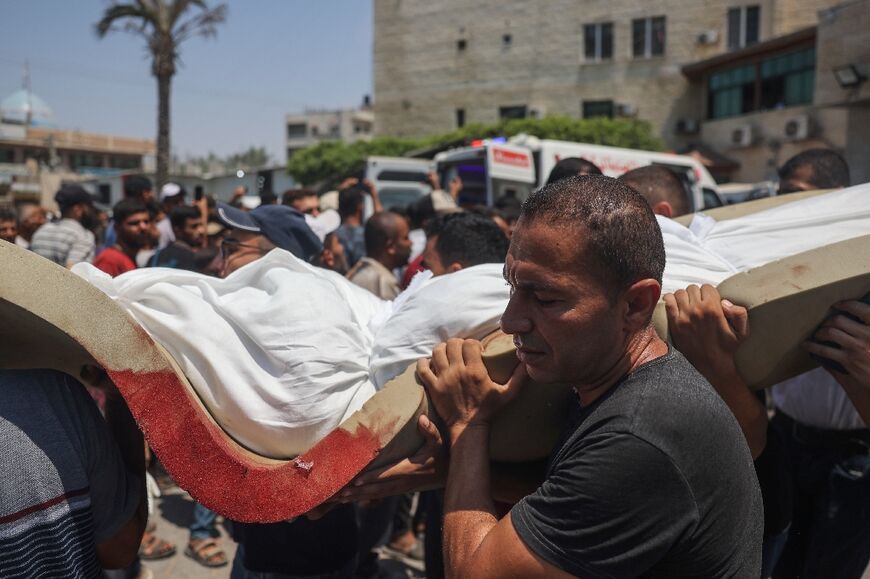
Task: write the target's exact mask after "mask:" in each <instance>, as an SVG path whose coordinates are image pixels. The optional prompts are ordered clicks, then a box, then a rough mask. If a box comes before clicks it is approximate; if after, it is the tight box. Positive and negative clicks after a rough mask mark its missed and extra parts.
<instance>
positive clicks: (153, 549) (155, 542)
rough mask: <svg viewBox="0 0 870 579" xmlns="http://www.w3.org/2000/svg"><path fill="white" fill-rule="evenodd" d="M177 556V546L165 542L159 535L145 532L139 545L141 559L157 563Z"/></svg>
mask: <svg viewBox="0 0 870 579" xmlns="http://www.w3.org/2000/svg"><path fill="white" fill-rule="evenodd" d="M173 555H175V545H173V544H172V543H170V542H168V541H164V540H163V539H161V538H160V537H158V536H157V535H154V534H153V533H150V532H148V531H145V534H144V535H142V542H141V543H140V544H139V558H140V559H143V560H145V561H156V560H157V559H165V558H167V557H171V556H173Z"/></svg>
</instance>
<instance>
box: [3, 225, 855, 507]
mask: <svg viewBox="0 0 870 579" xmlns="http://www.w3.org/2000/svg"><path fill="white" fill-rule="evenodd" d="M868 247H870V236H865V237H861V238H857V239H852V240H849V241H845V242H841V243H838V244H834V245H830V246H826V247H823V248H820V249H816V250H813V251H810V252H807V253H804V254H800V255H796V256H793V257H790V258H788V259H785V260H782V261H779V262H775V263H771V264H768V265H766V266H763V267H760V268H757V269H756V270H753V271H750V272H746V273H742V274H739V275H736V276H734V277H732V278H730V279H728V280H726V281H725V282H723V283H722V284H721V285H720V291H721V292H722V294H723V295H724V296H725V297H728V298H729V299H731V300H732V301H734V302H735V303H738V304H744V305H746V306H748V307H749V309H750V324H751V327H752V335H751V337H750V338H749V340H748V341H747V342H746V343H745V344H744V345H743V346H742V347H741V349H740V351H739V352H738V364H739V370H740V372H741V374H742V375H743V377H744V378H745V379H746V380H747V382H748V383H749V384H751V385H752V386H753V387H756V388H760V387H765V386H769V385H771V384H773V383H775V382H777V381H780V380H783V379H785V378H788V377H790V376H793V375H796V374H798V373H800V372H803V371H805V370H807V369H809V368H811V367H813V366H814V362H813V361H812V360H811V359H810V358H809V357H808V356H807V355H805V354H804V353H803V352H802V351H801V350H800V349H799V344H800V342H801V341H803V340H804V339H806V338H808V337H809V336H810V335H811V334H812V332H813V330H814V329H815V328H816V327H817V326H818V325H819V324H820V323H821V322H822V320H823V319H824V318H825V317H826V316H827V315H828V314H829V306H830V305H831V304H833V303H834V302H836V301H839V300H842V299H850V298H858V297H861V296H862V295H864V293H866V292H867V291H868V290H870V251H867V249H868ZM0 271H2V276H0V344H2V347H0V367H2V368H54V369H57V370H61V371H63V372H66V373H68V374H70V375H72V376H75V377H77V378H79V377H80V376H81V370H82V368H83V366H85V365H97V366H100V367H102V368H104V369H105V370H106V371H107V373H108V374H109V376H110V377H111V379H112V380H113V381H114V383H115V384H116V385H117V387H118V390H119V391H120V393H121V394H122V396H123V397H124V398H125V400H126V401H127V403H128V405H129V407H130V410H131V411H132V413H133V416H134V417H135V418H136V421H137V422H138V424H139V426H140V427H141V429H142V431H143V432H144V434H145V436H146V438H147V439H148V441H149V443H150V445H151V447H152V448H153V449H154V451H155V452H156V453H157V455H158V456H159V457H160V460H161V462H162V463H163V464H164V465H165V466H166V468H167V469H168V471H169V473H170V474H171V475H172V477H173V478H174V479H175V480H176V482H177V483H178V484H179V485H180V486H181V487H182V488H184V489H185V490H187V491H188V492H190V494H191V495H192V496H193V497H194V498H195V499H196V500H198V501H199V502H201V503H202V504H203V505H205V506H207V507H209V508H211V509H213V510H215V511H217V512H218V513H220V514H222V515H224V516H227V517H229V518H231V519H233V520H238V521H244V522H272V521H281V520H286V519H289V518H291V517H295V516H298V515H300V514H302V513H305V512H308V511H309V510H311V509H312V508H314V507H316V506H317V505H319V504H321V503H322V502H323V501H325V500H326V499H328V498H329V497H331V496H332V495H333V494H335V493H336V492H337V491H338V490H340V489H341V488H342V487H343V486H345V485H346V484H347V483H348V482H350V481H351V480H352V479H353V478H354V477H355V476H356V475H357V474H359V473H360V472H361V471H363V470H364V469H366V468H367V467H371V466H374V465H378V464H387V463H389V462H393V461H395V460H397V459H399V458H402V457H407V456H410V455H411V454H412V453H413V452H414V451H415V450H416V449H417V448H419V446H420V445H421V443H422V439H421V438H420V436H419V434H418V432H417V426H416V422H417V420H416V419H417V417H418V416H419V415H420V414H421V413H426V412H428V410H429V408H428V403H427V399H426V395H425V392H424V390H423V389H422V387H420V385H419V384H418V382H417V381H416V379H415V376H414V373H413V368H409V369H408V370H407V371H406V372H405V373H404V374H402V375H400V376H399V377H397V378H396V379H394V380H392V381H391V382H390V383H388V384H387V385H386V386H385V387H384V388H383V389H382V390H380V391H379V392H378V393H377V394H375V396H374V397H372V398H371V399H370V400H369V401H368V402H366V404H365V405H364V406H363V408H362V409H361V410H359V411H358V412H356V413H355V414H354V415H352V416H351V417H350V418H348V419H347V420H346V421H345V422H343V423H342V424H341V425H340V426H339V427H338V428H336V429H335V430H333V431H332V432H331V433H330V434H329V435H327V436H326V437H324V438H323V439H322V440H321V441H320V442H318V443H317V444H315V445H314V446H313V447H311V448H310V449H308V450H307V451H305V452H304V453H302V454H301V455H299V456H298V457H296V458H295V459H292V460H274V459H269V458H265V457H263V456H260V455H258V454H256V453H253V452H251V451H249V450H248V449H246V448H244V447H242V446H241V445H239V444H238V443H236V442H235V441H234V440H233V439H232V438H231V437H229V436H228V435H227V434H226V433H225V432H224V431H223V430H222V428H221V427H220V426H219V425H218V424H217V423H216V422H215V421H214V420H213V419H212V417H211V416H210V414H209V413H208V411H207V410H206V408H205V406H204V405H203V404H202V402H201V401H200V400H199V398H198V396H197V394H196V392H195V391H194V389H193V387H192V386H191V384H190V382H189V381H188V380H187V378H186V377H185V376H184V374H183V373H182V372H181V370H180V369H179V367H178V365H177V364H176V362H175V361H174V360H173V359H172V357H171V356H170V355H169V354H168V353H167V351H166V350H165V349H164V348H163V347H162V346H161V345H160V344H157V343H155V342H154V341H153V340H152V339H151V337H150V336H149V335H148V334H147V333H146V332H145V330H144V329H143V328H142V327H140V326H139V325H138V324H137V323H136V322H135V321H134V320H133V319H132V318H131V317H130V316H129V315H128V314H127V313H126V312H125V311H124V310H123V309H122V308H121V307H120V306H118V305H117V304H115V303H114V302H113V301H112V300H111V299H110V298H109V297H107V296H106V295H104V294H103V293H102V292H101V291H99V290H98V289H97V288H95V287H93V286H91V285H90V284H88V283H87V282H85V281H84V280H82V279H81V278H79V277H78V276H76V275H74V274H72V273H71V272H69V271H68V270H66V269H64V268H62V267H60V266H57V265H55V264H54V263H52V262H50V261H48V260H45V259H43V258H41V257H39V256H37V255H35V254H33V253H30V252H28V251H25V250H23V249H21V248H18V247H16V246H14V245H12V244H9V243H6V242H0ZM662 314H663V312H661V311H659V312H657V316H656V323H657V328H658V329H659V331H660V333H662V335H666V333H667V332H666V324H664V322H663V315H662ZM485 346H486V357H487V365H488V366H489V368H490V370H491V373H492V375H493V377H494V378H495V379H496V380H499V379H505V378H506V377H507V376H508V375H509V374H510V372H511V371H512V369H513V367H514V365H515V364H516V357H515V355H514V350H513V344H512V341H511V339H510V337H509V336H504V335H501V334H498V333H497V334H495V335H493V336H491V337H490V338H488V339H487V340H485ZM569 396H571V390H570V388H568V387H566V386H564V385H538V384H529V385H528V386H527V387H526V388H525V389H524V390H523V391H522V392H521V394H520V395H519V396H518V398H517V399H516V400H515V401H513V402H512V404H511V405H510V406H509V407H508V408H506V409H505V410H504V411H503V413H502V414H501V415H500V417H499V420H498V421H497V423H496V424H495V425H494V431H493V435H492V437H491V438H492V440H491V457H492V458H493V460H496V461H501V462H515V463H522V462H526V461H534V460H540V459H543V458H545V457H546V456H547V455H548V454H549V453H550V451H551V449H552V446H553V444H554V443H555V442H556V440H557V439H558V436H559V433H560V431H561V428H562V426H563V424H564V420H565V418H566V408H567V407H568V404H567V402H568V397H569Z"/></svg>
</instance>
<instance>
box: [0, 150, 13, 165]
mask: <svg viewBox="0 0 870 579" xmlns="http://www.w3.org/2000/svg"><path fill="white" fill-rule="evenodd" d="M13 162H15V149H7V148H2V149H0V163H13Z"/></svg>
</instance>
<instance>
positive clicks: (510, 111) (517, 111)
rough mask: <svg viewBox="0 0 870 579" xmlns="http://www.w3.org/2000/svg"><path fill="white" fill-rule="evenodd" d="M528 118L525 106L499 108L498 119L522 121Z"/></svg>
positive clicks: (527, 110)
mask: <svg viewBox="0 0 870 579" xmlns="http://www.w3.org/2000/svg"><path fill="white" fill-rule="evenodd" d="M527 116H529V107H527V106H526V105H517V106H510V107H499V109H498V118H500V119H502V120H507V119H524V118H526V117H527Z"/></svg>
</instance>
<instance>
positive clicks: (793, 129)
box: [782, 115, 810, 141]
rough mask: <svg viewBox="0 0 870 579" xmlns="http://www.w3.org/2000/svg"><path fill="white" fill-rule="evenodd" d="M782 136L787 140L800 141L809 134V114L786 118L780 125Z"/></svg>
mask: <svg viewBox="0 0 870 579" xmlns="http://www.w3.org/2000/svg"><path fill="white" fill-rule="evenodd" d="M782 136H783V137H785V138H786V139H788V140H789V141H800V140H803V139H806V138H808V137H809V136H810V117H809V115H797V116H795V117H791V118H790V119H786V121H785V124H784V125H783V127H782Z"/></svg>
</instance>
